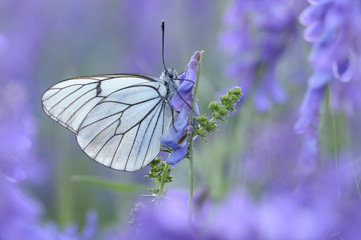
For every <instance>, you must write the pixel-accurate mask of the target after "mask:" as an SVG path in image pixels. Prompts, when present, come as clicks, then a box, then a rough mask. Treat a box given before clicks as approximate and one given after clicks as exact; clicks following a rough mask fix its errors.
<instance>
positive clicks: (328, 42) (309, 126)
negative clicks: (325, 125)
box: [295, 0, 361, 172]
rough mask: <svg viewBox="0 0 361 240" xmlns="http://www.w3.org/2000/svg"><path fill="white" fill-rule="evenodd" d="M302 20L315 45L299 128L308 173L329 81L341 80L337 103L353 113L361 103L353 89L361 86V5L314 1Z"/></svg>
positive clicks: (347, 0)
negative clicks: (302, 138)
mask: <svg viewBox="0 0 361 240" xmlns="http://www.w3.org/2000/svg"><path fill="white" fill-rule="evenodd" d="M299 19H300V21H301V23H302V24H304V25H305V26H306V30H305V32H304V38H305V39H306V40H307V41H309V42H311V43H312V44H313V45H312V51H311V53H310V55H309V60H310V62H311V64H312V67H313V74H312V75H311V76H310V78H309V82H308V88H307V91H306V94H305V96H304V99H303V103H302V107H301V116H300V118H299V120H298V121H297V123H296V125H295V131H296V132H297V133H301V134H304V136H305V137H304V146H303V149H304V151H303V153H302V155H301V158H300V164H301V165H302V166H304V167H305V168H306V169H308V171H306V172H312V171H313V170H314V169H315V166H316V158H317V152H318V126H319V122H320V121H319V118H320V112H321V105H322V101H323V98H324V94H325V89H326V87H327V84H328V83H329V81H330V80H332V79H337V80H339V81H338V82H333V83H332V84H331V88H330V90H331V91H330V94H331V96H332V100H334V102H336V106H340V105H341V104H343V103H345V105H346V106H345V109H346V112H349V113H352V112H354V109H355V108H358V107H359V106H361V102H360V98H359V96H358V94H354V93H353V91H352V89H358V88H360V87H361V81H358V80H359V79H358V78H359V77H360V76H361V74H360V73H361V61H360V59H361V26H360V24H359V19H361V4H360V3H359V2H358V1H353V0H321V1H312V2H311V5H310V6H309V7H307V8H306V9H305V10H304V11H303V12H302V14H301V15H300V18H299ZM355 81H357V82H355ZM332 111H333V109H332ZM304 163H305V164H304Z"/></svg>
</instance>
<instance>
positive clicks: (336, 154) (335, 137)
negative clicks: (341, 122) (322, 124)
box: [328, 81, 341, 198]
mask: <svg viewBox="0 0 361 240" xmlns="http://www.w3.org/2000/svg"><path fill="white" fill-rule="evenodd" d="M328 94H329V97H330V108H331V118H332V131H333V144H334V147H335V149H334V151H335V165H336V168H338V147H337V133H336V120H335V112H334V111H333V105H332V95H331V84H330V81H328ZM340 191H341V190H340V183H339V182H338V197H339V198H340V196H341V193H340Z"/></svg>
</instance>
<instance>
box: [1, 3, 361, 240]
mask: <svg viewBox="0 0 361 240" xmlns="http://www.w3.org/2000/svg"><path fill="white" fill-rule="evenodd" d="M162 20H165V23H166V32H165V59H166V65H167V66H168V67H174V68H175V69H177V70H178V71H179V72H182V71H184V68H185V66H186V64H187V63H188V61H189V58H190V57H191V56H192V54H193V53H194V52H195V51H196V50H204V51H205V53H204V56H203V59H202V66H201V77H200V87H199V96H198V100H199V101H198V104H199V107H200V110H201V112H207V105H208V103H209V102H210V101H211V100H218V99H219V97H220V96H221V95H222V94H224V93H225V92H226V90H227V88H228V89H229V88H231V87H232V86H235V85H238V86H240V87H241V88H242V90H243V93H244V96H243V97H242V100H241V102H240V103H239V104H238V106H237V112H236V113H233V114H231V116H230V118H229V119H228V121H227V122H226V123H220V131H219V132H217V133H214V134H211V135H210V136H209V138H208V143H205V142H203V141H202V140H201V139H197V142H196V146H195V192H196V200H195V201H196V213H195V216H194V224H193V227H192V228H189V227H187V224H186V223H185V222H186V213H187V210H186V208H187V205H186V201H187V200H186V198H187V191H188V190H187V188H188V161H187V159H185V160H183V161H181V162H180V163H179V164H177V165H176V166H174V168H173V172H172V173H173V176H174V178H175V180H174V182H172V183H170V184H167V186H166V188H167V190H170V191H169V194H170V195H169V196H175V197H174V198H175V199H177V201H175V203H174V205H171V206H169V209H167V211H164V212H162V211H161V212H160V214H158V215H156V216H155V215H152V214H150V213H147V212H146V211H143V213H140V214H139V215H140V217H139V218H140V219H142V220H139V222H140V223H139V226H138V225H137V224H129V222H134V215H137V214H134V212H136V211H135V210H134V204H135V203H136V202H138V201H142V200H140V199H147V198H149V197H147V196H144V195H149V194H150V192H149V191H148V188H152V187H153V186H152V185H153V182H152V181H151V180H150V179H147V178H144V175H145V174H146V172H147V170H148V168H146V169H143V170H140V171H137V172H134V173H126V172H119V171H114V170H111V169H109V168H106V167H103V166H101V165H99V164H97V163H95V162H94V161H92V160H90V159H89V158H87V156H86V155H85V154H83V153H82V151H81V149H80V148H79V147H78V145H77V143H76V141H75V137H74V134H73V133H71V132H70V131H67V130H65V129H64V128H62V127H61V126H60V125H58V124H57V123H55V122H54V121H52V120H51V119H49V118H48V117H47V116H46V115H45V113H44V112H43V111H42V108H41V96H42V94H43V93H44V91H45V90H46V89H48V88H49V87H50V86H51V85H53V84H55V83H56V82H58V81H61V80H63V79H66V78H71V77H76V76H84V75H95V74H103V73H124V72H135V73H145V74H149V75H153V76H159V75H160V73H161V71H162V69H163V67H162V61H161V30H160V23H161V21H162ZM360 22H361V2H360V1H359V0H319V1H315V0H312V1H311V0H309V1H308V2H307V1H300V0H272V1H265V0H252V1H251V0H243V1H242V0H229V1H205V0H193V1H190V0H189V1H188V0H185V1H165V0H150V1H145V0H136V1H131V0H124V1H98V0H77V1H71V0H63V1H46V0H32V1H30V0H18V1H12V0H0V84H1V85H0V86H1V90H0V239H5V240H7V239H27V238H29V236H31V238H32V239H84V240H85V239H128V238H131V237H133V238H135V239H301V240H302V239H359V238H358V236H360V233H361V231H360V230H359V228H358V227H359V223H361V205H360V204H361V201H360V200H361V194H360V190H359V184H360V156H361V155H360V140H361V138H360V134H361V129H360V127H359V123H360V113H359V109H360V106H361V105H360V104H361V97H360V94H359V93H360V92H361V79H360V77H361V74H360V72H361V71H360V70H361V64H360V63H361V61H360V56H361V27H360V26H361V25H360V24H359V23H360ZM74 176H75V177H74ZM79 176H87V177H90V178H100V179H105V180H107V181H112V182H115V183H119V184H122V185H123V186H129V188H123V189H122V190H120V191H115V190H110V189H106V188H104V187H100V186H99V184H98V185H97V184H89V183H85V182H81V181H80V182H79V181H74V179H76V178H78V179H79ZM135 186H136V188H135ZM135 189H137V190H135ZM139 189H140V190H139ZM172 194H173V195H172ZM170 202H171V201H170ZM132 209H133V210H132ZM135 229H136V230H135ZM139 232H140V233H139Z"/></svg>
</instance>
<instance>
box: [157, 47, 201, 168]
mask: <svg viewBox="0 0 361 240" xmlns="http://www.w3.org/2000/svg"><path fill="white" fill-rule="evenodd" d="M200 57H201V53H200V52H198V51H197V52H195V53H194V54H193V56H192V57H191V60H190V61H189V63H188V65H187V67H186V69H185V72H184V73H183V74H181V75H180V76H179V79H184V80H183V81H181V84H180V86H179V88H178V90H177V92H176V94H174V96H173V98H172V100H171V101H170V104H171V105H172V107H173V108H174V109H175V110H176V111H180V112H179V115H178V118H177V120H176V121H175V123H174V125H173V126H171V127H170V128H169V129H168V131H167V133H166V134H164V135H163V136H161V137H160V141H161V142H162V143H163V144H164V145H166V146H168V147H170V148H172V149H173V152H172V153H171V155H170V156H169V157H168V159H167V160H166V162H167V163H168V164H171V165H174V164H177V163H178V162H179V161H180V160H182V159H183V158H184V157H185V156H186V154H187V150H188V141H187V135H188V134H189V133H191V132H192V131H193V127H192V126H190V125H189V118H190V114H191V109H190V106H192V104H193V96H192V90H193V87H194V82H195V79H196V76H197V68H198V65H199V60H200ZM194 113H195V114H198V113H199V110H198V107H197V105H195V111H194Z"/></svg>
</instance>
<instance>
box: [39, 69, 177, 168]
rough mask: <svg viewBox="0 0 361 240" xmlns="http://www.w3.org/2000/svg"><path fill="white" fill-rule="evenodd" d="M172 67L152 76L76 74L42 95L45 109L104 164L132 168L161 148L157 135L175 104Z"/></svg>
mask: <svg viewBox="0 0 361 240" xmlns="http://www.w3.org/2000/svg"><path fill="white" fill-rule="evenodd" d="M177 77H178V75H177V73H176V72H175V70H173V69H168V70H167V71H164V72H163V73H162V75H161V76H160V77H159V78H157V77H153V76H148V75H142V74H113V75H110V74H109V75H97V76H88V77H78V78H72V79H68V80H64V81H62V82H59V83H57V84H55V85H54V86H52V87H51V88H49V89H48V90H47V91H46V92H45V93H44V95H43V97H42V105H43V109H44V111H45V113H46V114H47V115H48V116H49V117H51V118H52V119H53V120H55V121H56V122H58V123H59V124H61V125H62V126H64V127H66V128H68V129H69V130H71V131H73V132H75V133H76V139H77V141H78V144H79V146H80V147H81V148H82V150H83V151H84V152H85V153H86V154H87V155H88V156H89V157H90V158H92V159H94V160H95V161H96V162H98V163H101V164H103V165H105V166H107V167H110V168H113V169H117V170H123V171H135V170H138V169H141V168H143V167H144V166H146V165H147V164H148V163H149V162H150V161H152V160H153V159H154V158H155V157H156V156H157V155H158V153H159V151H160V149H161V142H160V140H159V138H160V137H161V136H162V135H163V134H164V133H165V131H166V130H167V129H168V128H169V127H170V125H171V123H172V120H173V119H174V116H175V115H176V112H175V110H173V108H172V107H171V106H170V104H169V102H170V100H171V99H172V97H173V95H174V94H175V92H176V91H177V89H178V84H177V83H176V82H174V80H175V79H177Z"/></svg>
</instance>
